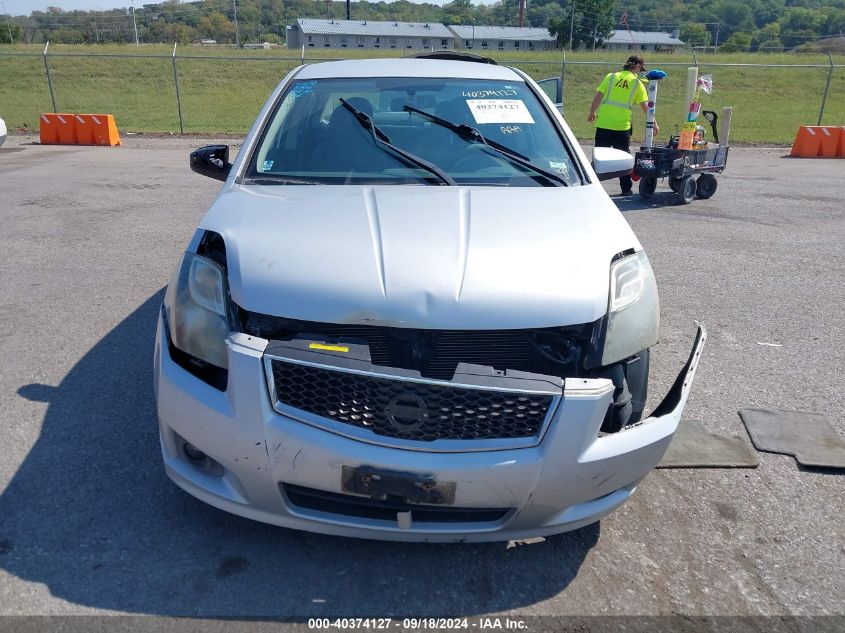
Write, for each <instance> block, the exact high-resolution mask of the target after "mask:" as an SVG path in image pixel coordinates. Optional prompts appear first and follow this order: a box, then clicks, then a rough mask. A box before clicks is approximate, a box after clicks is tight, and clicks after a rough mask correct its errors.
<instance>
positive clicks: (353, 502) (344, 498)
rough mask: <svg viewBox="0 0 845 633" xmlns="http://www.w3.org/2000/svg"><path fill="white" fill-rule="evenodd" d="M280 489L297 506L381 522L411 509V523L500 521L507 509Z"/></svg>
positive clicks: (284, 486) (299, 489)
mask: <svg viewBox="0 0 845 633" xmlns="http://www.w3.org/2000/svg"><path fill="white" fill-rule="evenodd" d="M281 488H282V490H284V492H285V496H286V497H287V498H288V501H289V502H290V503H291V504H293V505H295V506H297V507H299V508H303V509H306V510H316V511H318V512H329V513H331V514H340V515H343V516H351V517H363V518H367V519H379V520H382V521H395V520H396V513H397V512H408V511H410V512H411V516H412V518H413V521H414V523H482V522H483V523H487V522H492V521H499V520H501V519H503V518H504V517H505V515H507V513H508V512H510V508H458V507H455V506H431V505H420V504H412V503H407V502H405V501H401V500H396V499H386V500H384V501H379V500H376V499H368V498H366V497H356V496H354V495H344V494H338V493H336V492H324V491H322V490H314V489H313V488H305V487H303V486H293V485H291V484H282V485H281Z"/></svg>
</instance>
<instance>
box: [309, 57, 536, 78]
mask: <svg viewBox="0 0 845 633" xmlns="http://www.w3.org/2000/svg"><path fill="white" fill-rule="evenodd" d="M346 77H435V78H440V79H494V80H504V81H523V79H522V77H520V76H519V75H518V74H516V72H514V71H513V69H511V68H508V67H507V66H495V65H493V64H480V63H478V62H463V61H453V60H444V59H408V58H404V59H402V58H400V59H395V58H394V59H347V60H343V61H337V62H323V63H320V64H310V65H308V66H306V67H305V68H303V69H302V70H301V71H300V72H299V74H298V75H297V76H296V78H297V79H332V78H346Z"/></svg>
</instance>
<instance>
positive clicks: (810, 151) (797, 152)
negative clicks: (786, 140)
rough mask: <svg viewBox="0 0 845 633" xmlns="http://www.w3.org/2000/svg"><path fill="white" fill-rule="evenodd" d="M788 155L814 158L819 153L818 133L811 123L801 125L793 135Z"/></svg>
mask: <svg viewBox="0 0 845 633" xmlns="http://www.w3.org/2000/svg"><path fill="white" fill-rule="evenodd" d="M789 155H790V156H794V157H796V158H815V157H816V156H818V155H819V135H818V134H816V130H815V127H814V126H812V125H802V126H801V127H800V128H798V134H796V135H795V142H794V143H793V144H792V151H791V152H789Z"/></svg>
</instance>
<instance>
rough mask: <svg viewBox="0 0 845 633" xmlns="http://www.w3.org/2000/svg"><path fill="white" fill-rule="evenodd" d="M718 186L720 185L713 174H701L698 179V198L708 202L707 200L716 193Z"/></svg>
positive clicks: (696, 192) (696, 193) (696, 191)
mask: <svg viewBox="0 0 845 633" xmlns="http://www.w3.org/2000/svg"><path fill="white" fill-rule="evenodd" d="M718 184H719V183H718V182H716V176H714V175H713V174H701V175H700V176H699V177H698V184H697V185H696V188H695V195H696V197H697V198H701V199H702V200H707V198H709V197H710V196H712V195H713V194H714V193H716V187H717V186H718Z"/></svg>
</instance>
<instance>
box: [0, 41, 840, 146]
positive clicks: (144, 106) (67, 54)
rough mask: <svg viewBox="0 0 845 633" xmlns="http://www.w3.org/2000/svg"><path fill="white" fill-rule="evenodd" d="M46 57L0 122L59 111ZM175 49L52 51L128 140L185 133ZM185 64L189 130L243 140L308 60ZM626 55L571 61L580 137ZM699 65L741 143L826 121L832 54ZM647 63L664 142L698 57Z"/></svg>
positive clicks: (84, 103) (553, 56)
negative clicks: (604, 82) (599, 90)
mask: <svg viewBox="0 0 845 633" xmlns="http://www.w3.org/2000/svg"><path fill="white" fill-rule="evenodd" d="M42 50H43V49H42V47H40V46H23V45H17V46H8V45H6V46H0V116H2V117H3V118H4V119H5V120H6V123H7V125H8V126H9V127H10V128H12V129H17V128H24V127H26V128H30V129H36V128H37V127H38V120H39V119H38V114H39V113H40V112H49V111H51V110H52V103H51V100H50V93H49V90H48V87H47V77H46V71H45V68H44V60H43V57H42V56H41V52H42ZM172 50H173V49H172V47H171V46H157V45H142V46H141V47H137V48H136V47H134V46H117V45H114V46H73V45H65V46H51V47H50V57H49V65H50V76H51V79H52V82H53V89H54V96H55V98H56V106H57V109H58V110H59V111H60V112H80V113H82V112H106V113H112V114H114V115H115V118H116V120H117V122H118V127H119V128H120V130H121V131H123V132H126V131H138V132H140V131H144V132H177V133H178V132H179V114H178V110H177V106H176V89H175V86H174V80H173V65H172V58H171V53H172ZM401 54H402V51H396V50H381V51H371V50H367V51H363V50H357V49H346V50H342V51H341V50H338V49H331V50H326V49H306V51H305V57H306V61H308V60H314V59H328V58H336V57H338V56H340V55H343V56H344V57H354V58H361V57H397V56H399V55H401ZM487 54H489V55H490V56H491V57H493V58H495V59H497V60H500V61H506V62H510V63H511V64H512V65H515V66H517V67H519V68H521V69H523V70H524V71H526V72H527V73H528V74H529V75H531V76H532V77H534V78H535V79H544V78H548V77H555V76H560V74H561V70H562V66H563V64H562V61H563V55H562V52H561V51H551V52H537V53H514V52H499V51H491V52H489V53H487ZM110 55H120V57H114V56H110ZM130 55H131V56H130ZM177 55H178V57H177V71H178V76H179V90H180V97H181V101H182V116H183V125H184V129H185V131H186V132H196V133H209V134H213V133H232V134H239V133H240V134H243V133H245V132H246V131H247V130H248V128H249V126H250V125H251V123H252V121H253V119H254V118H255V115H256V114H257V112H258V110H259V109H260V107H261V105H262V104H263V103H264V101H265V99H266V98H267V96H268V95H269V94H270V92H271V90H272V89H273V88H274V87H275V86H276V85H277V84H278V82H279V81H280V80H281V78H282V77H284V75H285V74H286V73H287V72H288V71H290V70H291V69H292V68H294V67H296V66H297V65H298V64H299V51H294V50H288V49H286V48H277V49H271V50H268V51H264V50H258V51H254V50H248V51H247V50H234V49H228V48H195V47H190V46H185V47H179V48H178V50H177ZM286 58H287V59H286ZM623 58H624V54H618V53H608V52H604V51H597V52H595V53H591V52H583V53H568V54H567V56H566V70H565V73H564V80H565V97H564V105H565V112H566V118H567V121H568V122H569V124H570V126H571V127H572V128H573V130H574V132H575V134H576V135H577V136H578V137H579V138H582V139H585V138H590V137H592V135H593V131H592V125H591V124H589V123H587V121H586V116H587V112H588V109H589V104H590V101H591V100H592V97H593V95H594V94H595V87H596V85H598V83H599V81H600V80H601V78H602V77H603V76H604V74H605V73H607V72H611V71H613V70H615V69H617V68H618V66H619V64H620V62H621V61H622V59H623ZM697 61H698V65H699V72H700V74H705V73H709V74H712V75H713V78H714V84H715V89H714V93H713V94H712V95H709V96H707V95H705V97H704V106H705V109H713V110H716V111H717V112H721V109H722V107H723V106H727V105H730V106H733V126H732V130H731V139H732V142H735V143H758V144H789V143H791V142H792V139H793V138H794V136H795V131H796V130H797V128H798V126H800V125H809V124H815V123H816V122H817V120H818V116H819V109H820V107H821V103H822V96H823V94H824V89H825V84H826V80H827V76H828V72H829V69H828V58H827V56H826V55H790V54H780V55H759V54H725V55H698V58H697ZM646 62H647V64H648V67H649V68H662V69H663V70H665V71H667V72H668V73H669V77H668V78H667V79H665V80H663V81H661V83H660V90H659V105H658V110H657V120H658V122H659V123H660V126H661V137H662V138H667V137H668V135H669V134H670V133H672V132H673V131H674V129H675V127H676V125H677V124H680V122H681V121H682V119H683V117H684V113H685V112H686V104H685V103H684V100H685V92H686V72H687V71H686V69H687V67H688V66H691V65H692V64H693V58H692V56H691V54H689V53H687V52H683V53H678V54H675V55H670V54H663V55H656V54H651V55H649V56H648V57H647V59H646ZM717 64H758V65H760V66H727V65H721V66H720V65H717ZM834 64H836V65H837V67H835V68H834V71H833V78H832V81H831V85H830V90H829V94H828V97H827V102H826V106H825V113H824V119H823V123H824V124H827V125H845V57H843V56H838V57H834ZM763 65H768V66H767V67H764V66H763ZM796 65H815V66H817V67H812V68H809V67H806V68H802V67H796ZM642 128H643V116H642V114H641V113H639V112H638V113H637V114H635V134H634V137H635V140H640V139H641V138H642Z"/></svg>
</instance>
